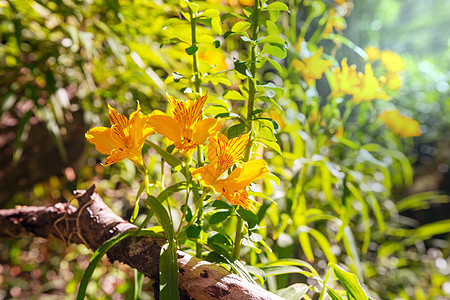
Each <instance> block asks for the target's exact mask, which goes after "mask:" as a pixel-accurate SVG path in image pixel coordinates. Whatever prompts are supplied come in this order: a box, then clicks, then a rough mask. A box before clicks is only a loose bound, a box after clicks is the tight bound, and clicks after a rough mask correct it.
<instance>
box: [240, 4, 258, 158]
mask: <svg viewBox="0 0 450 300" xmlns="http://www.w3.org/2000/svg"><path fill="white" fill-rule="evenodd" d="M260 15H261V3H260V1H259V0H256V1H255V5H254V8H253V20H252V36H251V38H252V40H253V41H254V43H253V45H252V49H251V60H250V73H251V74H252V77H249V78H248V103H247V124H248V132H251V131H252V128H253V125H252V117H253V116H252V114H253V109H254V107H255V96H256V57H257V55H258V44H256V42H255V41H256V40H257V39H258V31H259V17H260ZM252 144H253V140H252V138H251V136H250V139H249V141H248V144H247V147H246V149H245V153H244V161H249V160H250V154H251V152H252Z"/></svg>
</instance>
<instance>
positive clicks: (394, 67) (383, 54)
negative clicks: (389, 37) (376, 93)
mask: <svg viewBox="0 0 450 300" xmlns="http://www.w3.org/2000/svg"><path fill="white" fill-rule="evenodd" d="M365 51H366V54H367V59H368V60H369V61H370V62H376V61H378V60H380V61H381V64H382V65H383V67H384V69H385V70H386V72H387V74H386V77H385V78H384V79H383V80H382V81H383V82H384V81H385V82H386V86H387V87H388V88H389V89H391V90H398V89H400V88H401V87H402V79H401V77H400V75H399V72H400V71H402V70H403V69H404V68H405V64H404V62H403V59H402V58H401V57H400V55H398V54H397V53H394V52H392V51H390V50H385V51H380V49H378V48H377V47H375V46H370V47H367V48H366V49H365Z"/></svg>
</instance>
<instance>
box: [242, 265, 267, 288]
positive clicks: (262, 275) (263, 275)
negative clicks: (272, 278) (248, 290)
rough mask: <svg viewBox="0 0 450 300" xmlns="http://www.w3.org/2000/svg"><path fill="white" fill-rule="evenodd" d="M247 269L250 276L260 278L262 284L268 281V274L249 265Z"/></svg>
mask: <svg viewBox="0 0 450 300" xmlns="http://www.w3.org/2000/svg"><path fill="white" fill-rule="evenodd" d="M245 268H246V269H247V271H248V272H249V273H250V274H252V275H254V276H256V278H258V280H259V281H260V282H261V284H264V282H265V281H266V273H264V271H263V270H261V269H260V268H255V267H253V266H249V265H245Z"/></svg>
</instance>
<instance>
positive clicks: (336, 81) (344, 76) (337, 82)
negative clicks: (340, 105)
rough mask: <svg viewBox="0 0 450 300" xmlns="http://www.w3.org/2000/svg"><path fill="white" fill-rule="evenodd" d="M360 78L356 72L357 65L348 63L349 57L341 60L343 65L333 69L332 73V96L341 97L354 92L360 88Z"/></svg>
mask: <svg viewBox="0 0 450 300" xmlns="http://www.w3.org/2000/svg"><path fill="white" fill-rule="evenodd" d="M359 85H360V79H359V77H358V73H357V72H356V66H355V65H351V66H350V67H349V66H348V65H347V58H344V59H343V60H342V61H341V67H340V68H339V67H338V68H335V69H333V71H332V73H331V96H332V97H340V96H343V95H345V94H349V95H351V94H353V93H354V91H355V90H356V89H358V88H359Z"/></svg>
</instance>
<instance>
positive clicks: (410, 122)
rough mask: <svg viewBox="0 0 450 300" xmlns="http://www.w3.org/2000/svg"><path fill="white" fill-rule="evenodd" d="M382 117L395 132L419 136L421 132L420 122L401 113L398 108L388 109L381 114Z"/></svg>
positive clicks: (402, 134) (402, 135)
mask: <svg viewBox="0 0 450 300" xmlns="http://www.w3.org/2000/svg"><path fill="white" fill-rule="evenodd" d="M380 119H381V120H382V121H383V122H384V124H386V126H387V127H389V128H390V129H391V130H392V131H393V132H394V133H395V134H398V135H400V136H401V137H404V138H406V137H411V136H419V135H420V134H421V132H420V128H419V126H420V125H419V123H418V122H417V121H416V120H414V119H412V118H409V117H405V116H402V115H400V113H399V112H398V110H396V109H393V110H386V111H384V112H382V113H381V114H380Z"/></svg>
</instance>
